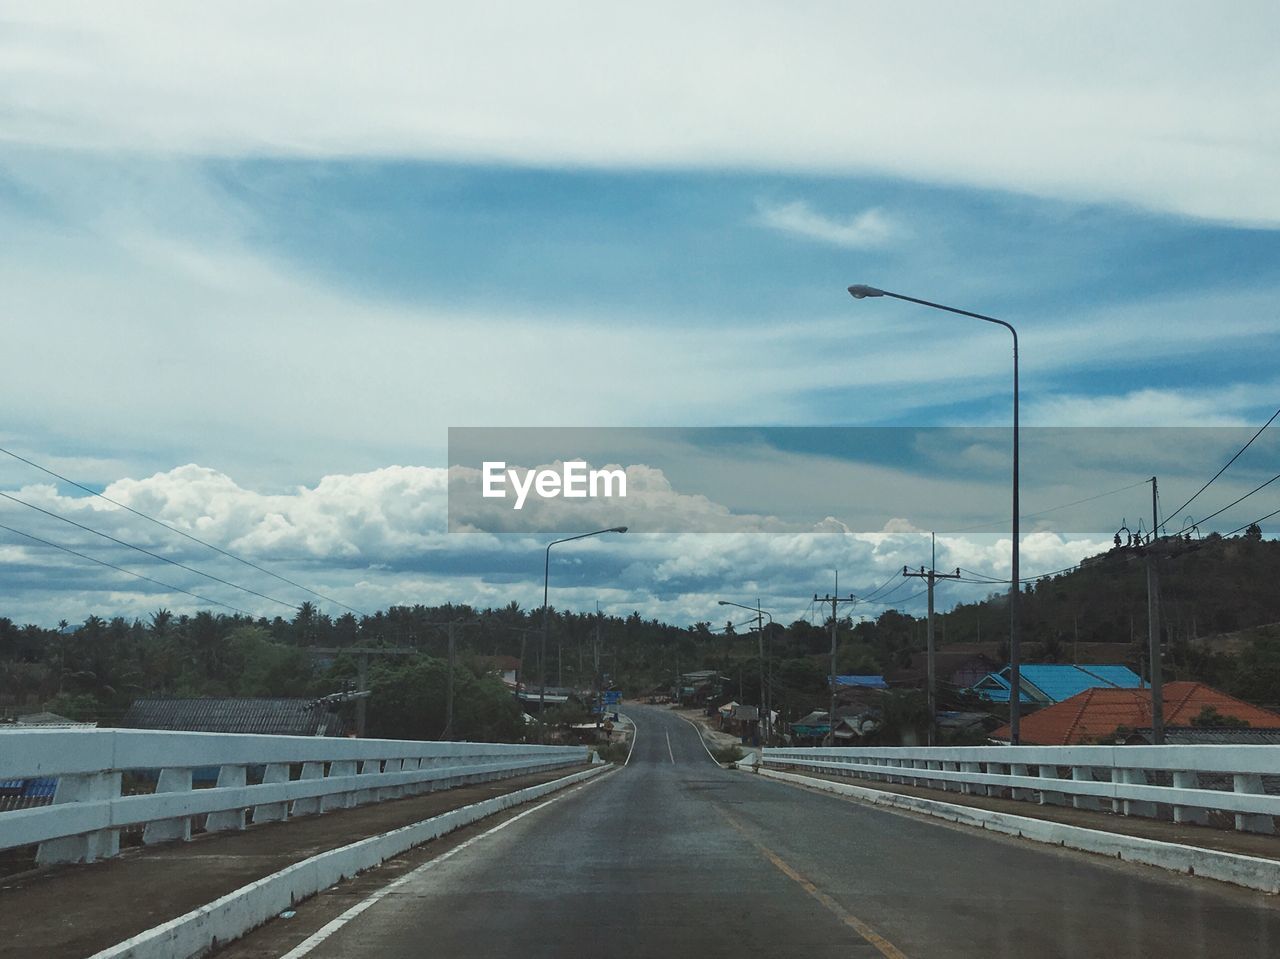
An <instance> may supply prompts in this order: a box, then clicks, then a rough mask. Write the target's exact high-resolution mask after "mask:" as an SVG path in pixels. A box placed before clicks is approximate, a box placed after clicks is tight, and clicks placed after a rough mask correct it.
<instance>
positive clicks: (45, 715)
mask: <svg viewBox="0 0 1280 959" xmlns="http://www.w3.org/2000/svg"><path fill="white" fill-rule="evenodd" d="M97 725H98V724H97V723H82V722H78V721H76V720H74V719H68V718H67V717H66V716H59V715H58V714H57V713H50V712H40V713H26V714H24V715H22V716H19V717H18V718H17V719H15V720H13V721H12V722H3V723H0V729H14V728H18V729H33V728H34V729H92V728H93V727H95V726H97Z"/></svg>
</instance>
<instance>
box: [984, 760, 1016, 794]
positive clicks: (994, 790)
mask: <svg viewBox="0 0 1280 959" xmlns="http://www.w3.org/2000/svg"><path fill="white" fill-rule="evenodd" d="M1008 770H1009V766H1008V764H1006V763H987V764H986V771H987V775H988V776H1003V775H1004V774H1005V773H1006V772H1008ZM1004 789H1005V787H1004V786H997V785H996V784H995V783H987V784H986V788H985V789H983V790H982V793H980V795H983V794H985V795H987V796H992V797H995V798H1003V796H1002V793H1003V792H1004Z"/></svg>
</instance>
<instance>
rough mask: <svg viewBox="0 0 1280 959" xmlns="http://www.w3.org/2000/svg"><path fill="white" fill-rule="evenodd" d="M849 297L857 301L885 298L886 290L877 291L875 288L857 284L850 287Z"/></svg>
mask: <svg viewBox="0 0 1280 959" xmlns="http://www.w3.org/2000/svg"><path fill="white" fill-rule="evenodd" d="M849 295H850V296H852V297H853V298H854V299H855V300H863V299H866V298H867V297H869V296H884V290H877V289H876V288H875V287H874V286H864V285H863V284H861V283H855V284H854V285H853V286H851V287H849Z"/></svg>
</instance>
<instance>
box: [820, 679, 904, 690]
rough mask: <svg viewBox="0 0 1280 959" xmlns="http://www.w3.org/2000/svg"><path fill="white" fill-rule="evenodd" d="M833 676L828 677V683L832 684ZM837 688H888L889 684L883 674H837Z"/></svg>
mask: <svg viewBox="0 0 1280 959" xmlns="http://www.w3.org/2000/svg"><path fill="white" fill-rule="evenodd" d="M830 682H831V677H830V676H828V677H827V683H828V684H830ZM835 685H836V689H837V690H839V689H845V688H854V689H888V688H889V684H888V683H886V682H885V681H884V677H883V676H837V677H836V684H835Z"/></svg>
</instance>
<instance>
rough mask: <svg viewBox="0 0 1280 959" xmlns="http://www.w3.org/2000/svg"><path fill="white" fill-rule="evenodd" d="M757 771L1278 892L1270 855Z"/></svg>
mask: <svg viewBox="0 0 1280 959" xmlns="http://www.w3.org/2000/svg"><path fill="white" fill-rule="evenodd" d="M759 772H760V774H761V775H764V776H768V777H769V778H770V779H777V780H779V781H781V782H786V783H790V784H792V785H798V786H805V787H808V788H810V789H817V790H821V791H822V792H829V793H835V794H836V795H840V796H848V797H850V798H852V799H856V800H858V801H859V802H863V803H867V804H868V805H872V806H887V807H891V808H894V809H905V810H908V811H910V812H917V813H923V814H925V815H927V816H935V817H937V818H939V819H945V820H948V821H950V822H955V823H960V824H961V825H965V826H974V827H976V828H979V829H989V830H991V831H992V832H999V833H1004V834H1005V835H1009V836H1020V837H1022V838H1023V839H1030V840H1033V841H1034V842H1043V843H1048V844H1050V845H1054V846H1064V847H1066V848H1068V849H1078V850H1081V851H1082V852H1091V853H1096V854H1097V855H1100V856H1109V857H1111V858H1113V859H1122V860H1124V861H1125V862H1136V863H1141V864H1143V865H1146V866H1157V867H1159V868H1161V869H1167V870H1169V871H1171V872H1179V873H1183V874H1185V875H1190V876H1200V877H1202V878H1205V879H1216V880H1218V881H1220V882H1229V883H1233V884H1235V885H1237V886H1244V887H1246V888H1248V889H1257V890H1260V891H1262V892H1269V893H1280V862H1278V861H1276V860H1272V859H1260V858H1257V857H1255V856H1242V855H1239V854H1237V853H1230V852H1221V851H1220V850H1217V849H1203V848H1200V847H1199V846H1184V845H1181V844H1179V843H1171V842H1161V841H1159V840H1157V839H1145V838H1142V837H1139V836H1125V835H1122V834H1119V833H1112V832H1103V831H1102V830H1098V829H1087V828H1085V827H1084V826H1068V825H1066V824H1064V823H1057V822H1049V821H1046V820H1044V819H1033V818H1030V817H1027V816H1015V815H1012V814H1011V813H1002V812H992V811H991V810H987V809H975V808H973V807H972V806H959V805H956V804H955V803H948V802H941V801H940V800H936V799H922V798H919V797H917V796H903V795H900V794H898V793H889V792H882V791H880V790H878V789H868V788H866V787H864V786H855V785H852V784H850V783H837V782H831V781H830V780H826V779H813V778H811V777H809V776H801V775H797V774H795V773H784V772H779V771H777V770H773V769H761V770H760V771H759Z"/></svg>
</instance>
